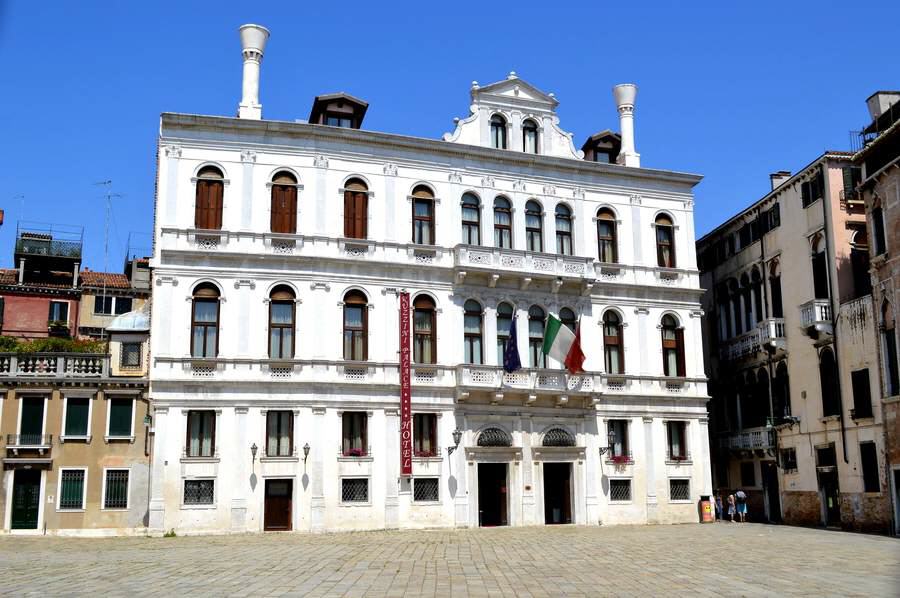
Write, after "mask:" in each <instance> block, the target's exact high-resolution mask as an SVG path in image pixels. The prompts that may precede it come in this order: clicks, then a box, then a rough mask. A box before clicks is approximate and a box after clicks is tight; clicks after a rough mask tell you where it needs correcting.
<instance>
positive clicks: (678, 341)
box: [675, 328, 684, 377]
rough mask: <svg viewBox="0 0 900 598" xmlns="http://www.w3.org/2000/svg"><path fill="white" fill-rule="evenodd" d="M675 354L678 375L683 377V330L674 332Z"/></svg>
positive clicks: (679, 329)
mask: <svg viewBox="0 0 900 598" xmlns="http://www.w3.org/2000/svg"><path fill="white" fill-rule="evenodd" d="M675 352H676V355H677V359H678V375H679V376H682V377H683V376H684V329H683V328H677V329H676V330H675Z"/></svg>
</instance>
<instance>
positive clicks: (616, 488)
mask: <svg viewBox="0 0 900 598" xmlns="http://www.w3.org/2000/svg"><path fill="white" fill-rule="evenodd" d="M609 500H610V501H611V502H629V501H631V480H610V481H609Z"/></svg>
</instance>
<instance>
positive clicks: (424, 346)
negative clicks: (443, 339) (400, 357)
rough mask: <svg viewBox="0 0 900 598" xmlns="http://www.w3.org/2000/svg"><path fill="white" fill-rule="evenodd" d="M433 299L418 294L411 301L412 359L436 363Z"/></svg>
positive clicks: (417, 361) (419, 361)
mask: <svg viewBox="0 0 900 598" xmlns="http://www.w3.org/2000/svg"><path fill="white" fill-rule="evenodd" d="M436 324H437V322H436V319H435V309H434V299H432V298H431V297H429V296H428V295H419V296H418V297H416V298H415V300H414V301H413V361H415V362H416V363H436V357H437V330H436Z"/></svg>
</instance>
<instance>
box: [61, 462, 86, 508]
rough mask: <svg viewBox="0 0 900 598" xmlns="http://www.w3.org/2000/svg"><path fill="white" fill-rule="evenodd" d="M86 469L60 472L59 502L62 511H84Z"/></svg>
mask: <svg viewBox="0 0 900 598" xmlns="http://www.w3.org/2000/svg"><path fill="white" fill-rule="evenodd" d="M86 475H87V470H84V469H61V470H60V472H59V491H58V495H59V502H58V503H57V508H58V509H59V510H61V511H69V510H74V511H80V510H82V509H84V490H85V483H84V482H85V477H86Z"/></svg>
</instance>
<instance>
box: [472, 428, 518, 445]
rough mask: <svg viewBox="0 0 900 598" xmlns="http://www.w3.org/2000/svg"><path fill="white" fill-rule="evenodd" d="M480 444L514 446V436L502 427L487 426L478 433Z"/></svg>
mask: <svg viewBox="0 0 900 598" xmlns="http://www.w3.org/2000/svg"><path fill="white" fill-rule="evenodd" d="M477 444H478V446H512V438H510V436H509V434H507V433H506V432H504V431H503V430H501V429H500V428H487V429H485V430H482V432H481V434H479V435H478V443H477Z"/></svg>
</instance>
